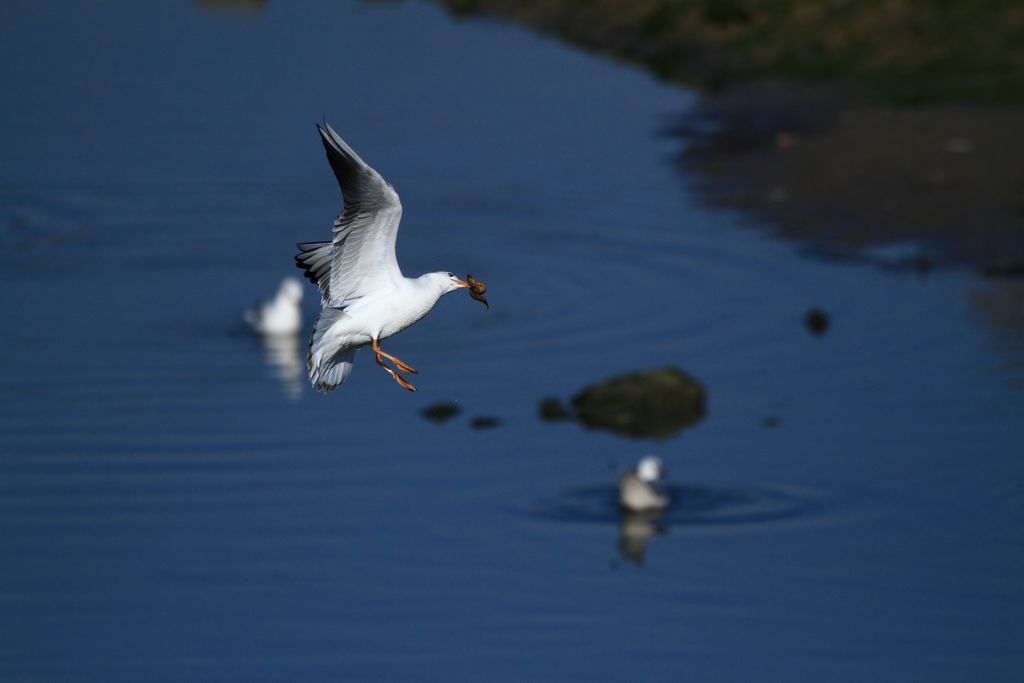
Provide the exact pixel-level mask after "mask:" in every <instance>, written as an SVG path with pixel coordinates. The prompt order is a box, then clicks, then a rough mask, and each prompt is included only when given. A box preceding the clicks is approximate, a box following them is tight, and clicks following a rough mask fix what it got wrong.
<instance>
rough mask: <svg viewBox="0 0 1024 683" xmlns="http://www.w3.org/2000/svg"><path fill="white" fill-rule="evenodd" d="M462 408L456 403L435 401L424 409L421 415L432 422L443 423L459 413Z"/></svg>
mask: <svg viewBox="0 0 1024 683" xmlns="http://www.w3.org/2000/svg"><path fill="white" fill-rule="evenodd" d="M460 412H462V410H461V409H460V408H459V407H458V406H457V405H455V404H454V403H435V404H433V405H430V406H427V407H426V408H424V409H423V412H422V413H421V415H423V417H424V418H426V419H427V420H430V421H431V422H436V423H437V424H442V423H444V422H447V421H448V420H450V419H452V418H453V417H455V416H456V415H458V414H459V413H460Z"/></svg>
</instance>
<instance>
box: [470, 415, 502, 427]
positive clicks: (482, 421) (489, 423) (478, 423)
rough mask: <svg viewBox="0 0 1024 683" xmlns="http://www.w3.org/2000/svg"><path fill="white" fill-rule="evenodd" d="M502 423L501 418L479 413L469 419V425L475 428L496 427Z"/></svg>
mask: <svg viewBox="0 0 1024 683" xmlns="http://www.w3.org/2000/svg"><path fill="white" fill-rule="evenodd" d="M500 424H501V420H499V419H498V418H496V417H491V416H490V415H479V416H477V417H474V418H473V419H472V420H470V421H469V426H470V427H472V428H473V429H494V428H495V427H497V426H499V425H500Z"/></svg>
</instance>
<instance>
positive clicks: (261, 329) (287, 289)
mask: <svg viewBox="0 0 1024 683" xmlns="http://www.w3.org/2000/svg"><path fill="white" fill-rule="evenodd" d="M245 321H246V322H247V323H249V326H250V327H251V328H252V329H253V332H256V334H261V335H267V336H285V335H296V334H298V333H299V332H300V331H301V330H302V282H301V281H299V279H298V278H294V277H286V278H285V279H283V280H281V285H280V286H279V287H278V288H277V294H276V295H275V296H274V298H273V299H270V300H269V301H264V302H262V303H260V304H258V305H257V306H256V307H255V308H250V309H249V310H247V311H246V312H245Z"/></svg>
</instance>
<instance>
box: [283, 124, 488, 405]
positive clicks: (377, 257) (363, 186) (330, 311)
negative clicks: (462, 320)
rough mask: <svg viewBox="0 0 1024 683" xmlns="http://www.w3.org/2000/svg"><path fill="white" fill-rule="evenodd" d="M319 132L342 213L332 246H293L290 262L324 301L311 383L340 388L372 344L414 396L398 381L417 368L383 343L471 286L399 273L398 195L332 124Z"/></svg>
mask: <svg viewBox="0 0 1024 683" xmlns="http://www.w3.org/2000/svg"><path fill="white" fill-rule="evenodd" d="M316 129H317V131H319V132H320V138H321V140H323V143H324V148H325V149H326V150H327V160H328V161H329V162H330V164H331V168H332V169H333V170H334V175H335V177H336V178H337V179H338V184H339V185H340V186H341V195H342V198H343V200H344V209H343V210H342V212H341V213H340V214H338V217H337V218H336V219H335V220H334V238H333V239H332V240H331V241H330V242H306V243H303V244H299V245H297V246H298V248H299V253H298V254H297V255H296V256H295V263H296V265H298V267H299V268H301V269H302V270H303V271H304V272H305V274H306V277H307V278H309V279H310V280H312V281H313V282H315V283H316V284H317V286H319V287H320V294H321V298H322V302H323V308H322V309H321V311H320V315H319V316H317V319H316V322H315V323H314V324H313V334H312V335H311V336H310V339H309V347H308V349H307V351H306V367H307V368H308V369H309V381H310V382H312V384H313V386H314V387H316V388H317V389H318V390H320V391H322V392H324V393H328V392H331V391H333V390H335V389H337V388H338V387H339V386H341V384H342V383H343V382H344V381H345V380H346V379H348V376H349V375H350V374H351V373H352V363H353V358H354V356H355V352H356V350H357V349H360V348H362V347H364V346H367V345H369V346H370V347H371V348H372V349H373V355H374V359H375V360H376V361H377V365H379V366H381V367H382V368H384V370H385V371H386V372H387V373H388V374H389V375H391V378H392V379H393V380H395V381H396V382H398V384H399V385H401V386H402V387H403V388H405V389H408V390H409V391H416V387H414V386H413V385H412V384H410V383H409V382H408V381H407V380H406V379H405V377H403V376H402V375H403V374H409V373H412V374H416V370H415V369H413V367H412V366H410V365H409V364H408V363H405V362H404V361H402V360H400V359H398V358H396V357H395V356H392V355H391V354H389V353H385V352H384V351H383V350H382V349H381V348H380V342H381V341H382V340H384V339H387V338H388V337H391V336H394V335H396V334H398V333H399V332H401V331H402V330H404V329H405V328H407V327H409V326H410V325H412V324H413V323H415V322H416V321H418V320H419V319H420V318H422V317H423V316H425V315H426V314H427V313H429V312H430V310H431V309H432V308H433V307H434V304H436V303H437V301H438V299H440V298H441V297H442V296H444V295H445V294H447V293H448V292H452V291H455V290H456V289H459V288H460V287H471V285H470V283H469V282H465V281H463V280H460V279H459V278H457V277H455V276H454V275H452V274H451V273H447V272H437V273H427V274H426V275H421V276H419V277H417V278H408V277H405V276H403V275H402V271H401V269H400V268H399V267H398V260H397V259H396V258H395V239H396V237H397V236H398V223H399V222H400V221H401V219H402V203H401V202H400V201H399V199H398V193H397V192H395V188H393V187H392V186H391V185H390V184H389V183H388V182H387V181H386V180H384V178H382V177H381V175H380V174H379V173H377V171H375V170H373V169H372V168H371V167H370V166H369V165H367V164H366V162H364V161H363V160H362V159H360V158H359V155H358V154H356V152H355V150H353V149H352V148H351V147H349V146H348V144H347V143H346V142H345V141H344V140H342V139H341V136H340V135H338V134H337V133H336V132H335V131H334V129H333V128H331V126H330V124H328V123H327V122H324V125H323V126H320V124H317V127H316ZM478 289H479V288H471V292H472V293H476V292H477V291H478ZM474 298H478V297H474ZM482 299H483V297H479V298H478V300H482ZM385 360H388V361H391V363H392V364H393V365H394V369H392V368H390V367H388V366H387V365H386V364H385V362H384V361H385Z"/></svg>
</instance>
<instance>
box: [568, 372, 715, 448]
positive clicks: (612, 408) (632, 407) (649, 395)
mask: <svg viewBox="0 0 1024 683" xmlns="http://www.w3.org/2000/svg"><path fill="white" fill-rule="evenodd" d="M705 396H706V392H705V390H704V387H703V386H702V385H701V384H700V382H698V381H697V380H695V379H694V378H692V377H690V376H689V375H687V374H686V373H684V372H682V371H680V370H677V369H675V368H662V369H659V370H651V371H649V372H642V373H636V374H631V375H622V376H621V377H613V378H612V379H609V380H607V381H605V382H600V383H598V384H592V385H591V386H589V387H587V388H585V389H584V390H583V391H581V392H580V393H578V394H576V396H574V397H573V399H572V404H573V407H574V408H575V409H576V419H577V420H579V421H580V423H582V424H583V425H584V426H586V427H589V428H597V429H608V430H610V431H613V432H615V433H617V434H622V435H624V436H631V437H638V438H649V439H667V438H668V437H670V436H673V435H674V434H676V433H678V432H679V431H680V430H682V429H683V428H685V427H688V426H690V425H692V424H695V423H697V422H700V421H701V420H702V419H703V418H704V405H705Z"/></svg>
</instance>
